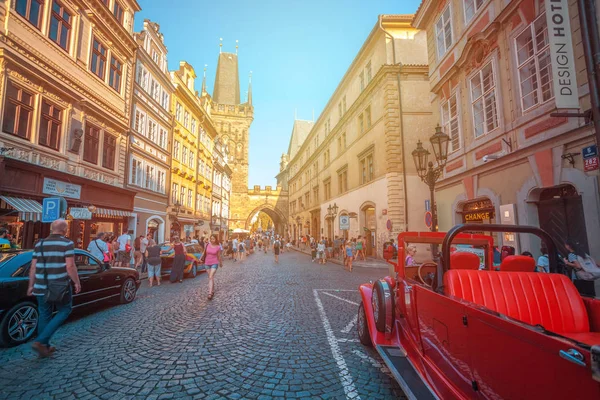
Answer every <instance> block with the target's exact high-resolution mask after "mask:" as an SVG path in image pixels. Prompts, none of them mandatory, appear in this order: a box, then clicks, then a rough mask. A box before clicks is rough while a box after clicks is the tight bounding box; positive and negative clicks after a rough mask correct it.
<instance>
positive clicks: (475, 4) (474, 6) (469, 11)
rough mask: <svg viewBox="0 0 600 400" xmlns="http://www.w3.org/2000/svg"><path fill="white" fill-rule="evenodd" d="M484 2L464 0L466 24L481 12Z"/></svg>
mask: <svg viewBox="0 0 600 400" xmlns="http://www.w3.org/2000/svg"><path fill="white" fill-rule="evenodd" d="M483 1H484V0H464V4H465V22H466V23H469V22H470V21H471V20H472V19H473V16H474V15H475V14H476V13H477V11H479V9H480V8H481V6H482V5H483Z"/></svg>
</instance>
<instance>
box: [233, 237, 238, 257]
mask: <svg viewBox="0 0 600 400" xmlns="http://www.w3.org/2000/svg"><path fill="white" fill-rule="evenodd" d="M238 245H239V242H238V239H237V237H234V238H233V241H232V242H231V251H232V252H233V262H236V261H237V258H238V257H237V254H238V250H239V249H238Z"/></svg>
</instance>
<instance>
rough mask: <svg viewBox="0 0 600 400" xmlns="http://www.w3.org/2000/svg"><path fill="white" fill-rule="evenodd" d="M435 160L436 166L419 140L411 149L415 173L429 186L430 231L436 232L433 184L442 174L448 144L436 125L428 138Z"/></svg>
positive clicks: (446, 157) (448, 138) (447, 138)
mask: <svg viewBox="0 0 600 400" xmlns="http://www.w3.org/2000/svg"><path fill="white" fill-rule="evenodd" d="M429 142H430V143H431V147H432V148H433V154H434V155H435V161H436V164H437V166H435V167H434V165H433V162H432V161H427V159H428V157H429V154H430V153H429V151H428V150H427V149H425V148H424V147H423V143H421V141H420V140H419V141H418V142H417V148H416V149H415V150H413V152H412V156H413V160H414V162H415V167H416V168H417V174H418V175H419V178H421V180H422V181H423V182H425V183H426V184H427V186H429V197H430V201H431V231H432V232H437V229H438V215H437V207H436V204H435V184H436V183H437V181H438V180H439V179H440V177H441V176H442V173H443V171H444V167H445V166H446V162H447V161H448V145H449V143H450V137H449V136H448V135H446V134H445V133H443V132H442V128H441V127H440V126H439V125H438V126H437V127H436V128H435V134H433V136H431V137H430V138H429Z"/></svg>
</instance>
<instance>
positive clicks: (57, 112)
mask: <svg viewBox="0 0 600 400" xmlns="http://www.w3.org/2000/svg"><path fill="white" fill-rule="evenodd" d="M17 4H19V7H17ZM139 10H140V7H139V5H138V3H137V2H136V1H135V0H107V1H104V2H101V1H97V0H96V1H91V0H81V1H72V0H60V1H58V0H46V1H19V2H16V1H2V2H0V18H1V19H2V31H1V32H0V104H1V110H2V112H1V113H0V118H1V121H0V126H1V132H0V147H1V148H3V149H4V151H3V152H2V153H3V156H2V154H0V199H1V200H0V225H7V226H9V227H10V229H11V233H12V234H14V235H15V236H16V237H17V238H18V241H19V242H20V243H21V244H22V245H23V246H24V247H26V248H29V247H31V246H32V245H33V243H34V242H35V240H36V239H37V238H40V237H44V236H45V235H47V234H48V230H49V224H42V223H40V222H37V221H38V220H39V219H40V213H41V204H40V203H41V201H42V199H43V198H45V197H50V196H57V195H59V196H64V197H65V198H66V200H67V203H68V206H69V210H70V211H69V212H70V213H72V214H74V215H75V218H74V219H73V220H72V222H71V223H70V232H69V235H70V237H72V238H73V239H74V241H75V243H76V246H78V247H83V248H85V247H87V244H88V243H89V241H90V239H91V238H93V237H95V235H96V234H97V233H98V232H113V233H114V234H119V233H120V232H122V230H123V229H127V228H133V225H134V224H135V222H134V218H133V217H132V212H133V201H134V195H135V192H133V191H130V190H127V189H125V188H124V185H125V181H124V177H125V176H126V153H127V146H128V142H129V132H130V110H131V92H132V87H133V76H134V66H133V61H134V52H135V49H136V47H137V44H136V43H135V41H134V39H133V37H132V27H133V20H134V15H135V13H136V12H138V11H139ZM73 209H78V210H73ZM85 209H87V210H89V211H92V215H91V216H90V215H89V214H88V215H86V214H87V211H85ZM88 218H89V219H88Z"/></svg>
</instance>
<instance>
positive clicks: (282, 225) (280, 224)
mask: <svg viewBox="0 0 600 400" xmlns="http://www.w3.org/2000/svg"><path fill="white" fill-rule="evenodd" d="M260 212H264V213H265V214H267V215H268V216H269V218H271V220H272V221H273V224H274V225H275V233H276V234H278V235H282V236H285V235H286V231H287V218H286V217H285V215H283V213H282V212H281V211H280V210H279V209H277V208H276V207H274V206H272V205H270V204H262V205H260V206H258V207H256V208H254V209H253V210H252V211H251V212H250V213H249V214H248V217H247V218H246V224H245V228H244V229H246V230H250V227H251V225H252V222H251V221H252V219H253V218H254V216H255V215H256V214H258V213H260Z"/></svg>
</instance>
